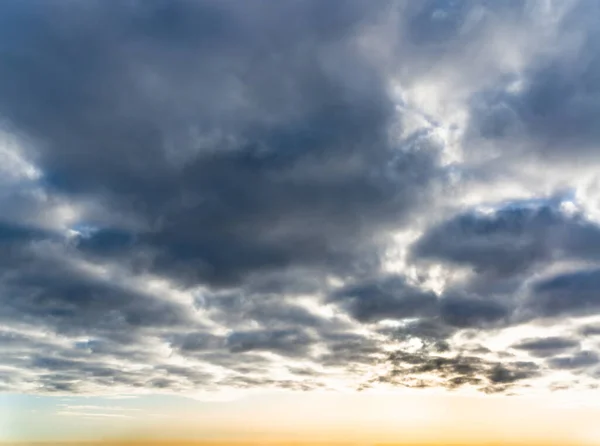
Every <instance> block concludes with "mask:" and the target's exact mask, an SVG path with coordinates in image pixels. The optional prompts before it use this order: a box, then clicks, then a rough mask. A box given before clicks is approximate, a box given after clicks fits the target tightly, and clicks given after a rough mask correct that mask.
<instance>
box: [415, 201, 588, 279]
mask: <svg viewBox="0 0 600 446" xmlns="http://www.w3.org/2000/svg"><path fill="white" fill-rule="evenodd" d="M599 246H600V227H599V226H598V225H596V224H595V223H593V222H590V221H587V220H586V219H585V218H584V217H582V216H578V215H575V216H569V215H566V214H564V213H563V212H561V211H559V210H557V209H554V208H552V207H550V206H547V205H541V206H521V207H519V206H511V207H508V208H503V209H499V210H497V211H495V212H494V213H492V214H491V215H483V214H478V213H465V214H461V215H458V216H455V217H453V218H451V219H450V220H448V221H446V222H443V223H441V224H440V225H438V226H436V227H434V228H432V229H431V230H430V231H429V232H428V233H426V234H425V235H424V236H423V237H422V238H421V239H420V240H419V241H418V242H417V243H416V244H415V246H414V247H413V255H414V256H415V258H432V259H439V260H442V261H446V262H452V263H455V264H458V265H465V266H469V267H471V268H473V269H474V270H475V271H476V272H478V273H481V274H489V275H492V276H500V277H503V276H504V277H505V276H509V275H515V274H522V273H527V272H528V270H530V268H533V267H535V266H536V265H540V264H544V263H548V262H551V261H555V260H558V259H560V258H575V259H597V258H598V257H597V256H598V247H599Z"/></svg>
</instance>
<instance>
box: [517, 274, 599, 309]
mask: <svg viewBox="0 0 600 446" xmlns="http://www.w3.org/2000/svg"><path fill="white" fill-rule="evenodd" d="M599 284H600V271H598V270H583V271H576V272H572V273H565V274H559V275H557V276H554V277H551V278H548V279H545V280H541V281H539V282H538V283H536V284H535V285H534V286H533V293H532V297H531V299H530V301H529V302H528V304H529V308H530V309H532V310H533V311H536V312H539V314H541V315H542V316H545V317H558V316H565V315H585V314H594V313H596V312H597V311H598V310H599V309H600V300H599V299H598V297H597V296H598V294H597V290H598V285H599Z"/></svg>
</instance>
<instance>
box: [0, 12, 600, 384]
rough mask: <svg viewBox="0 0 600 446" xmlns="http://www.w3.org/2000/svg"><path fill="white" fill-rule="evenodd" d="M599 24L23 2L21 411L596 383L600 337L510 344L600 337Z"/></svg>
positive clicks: (9, 27)
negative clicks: (31, 395) (157, 396)
mask: <svg viewBox="0 0 600 446" xmlns="http://www.w3.org/2000/svg"><path fill="white" fill-rule="evenodd" d="M574 3H575V7H574V8H572V9H569V10H567V13H565V14H564V15H560V14H559V12H560V11H558V9H556V7H555V6H553V7H551V8H550V9H549V10H548V11H550V12H548V11H546V12H545V13H544V14H547V15H548V16H551V18H552V19H553V20H550V19H548V18H546V15H544V14H542V12H541V10H540V6H538V5H535V4H532V3H531V2H525V1H520V0H516V1H510V2H487V1H477V0H465V1H445V0H442V1H440V0H431V1H429V0H428V1H425V2H411V1H403V0H401V1H397V2H388V1H378V2H369V1H366V0H348V1H337V0H332V1H327V2H323V1H318V0H306V1H297V0H289V1H287V0H286V1H282V2H276V4H274V3H273V2H266V1H262V0H259V1H256V2H250V3H242V2H238V1H233V0H232V1H230V0H225V1H214V0H202V1H188V0H175V1H163V0H151V1H147V2H138V1H133V2H121V3H119V2H107V1H100V0H91V1H88V2H75V3H74V2H67V1H61V0H58V1H56V2H52V4H50V3H44V4H36V5H35V7H34V6H33V5H32V4H31V3H30V2H23V1H16V0H7V1H5V2H3V3H2V4H1V5H0V42H2V43H1V44H0V59H1V62H2V63H0V122H1V127H0V131H1V133H0V207H1V208H2V215H0V250H2V256H0V325H2V326H3V329H2V331H0V365H1V366H2V367H3V368H2V371H1V372H0V390H3V391H4V390H11V391H14V390H16V391H23V392H38V391H42V392H58V393H96V392H103V391H107V390H110V389H116V390H115V391H121V390H127V391H137V390H148V389H150V390H151V391H153V392H158V393H160V392H190V391H191V390H194V389H203V390H207V389H208V390H213V389H220V388H223V387H232V388H236V389H239V388H256V387H281V388H285V389H292V390H311V389H317V388H322V387H328V386H329V385H330V384H331V381H330V380H331V379H333V378H331V377H332V376H336V377H341V378H342V379H347V380H348V382H352V383H353V385H358V386H359V387H360V386H362V385H363V384H361V382H362V381H364V377H365V376H372V373H373V372H377V371H378V370H380V369H379V368H378V367H377V366H378V365H381V363H382V362H383V363H384V364H385V365H386V366H387V367H389V368H391V370H392V371H391V372H390V373H389V374H386V373H384V374H383V375H382V376H380V377H378V378H377V379H375V380H374V381H373V382H370V383H367V384H364V385H365V386H368V385H376V384H377V382H379V383H382V382H383V383H388V384H396V385H409V386H413V387H426V386H434V385H438V386H442V387H444V388H447V389H454V388H457V387H462V386H473V387H475V388H477V389H479V390H481V391H485V392H503V391H507V390H508V389H511V388H515V389H516V388H517V387H519V386H527V385H529V384H530V383H532V382H534V381H535V379H534V378H536V377H538V376H540V375H542V374H545V373H552V370H558V369H560V370H563V371H571V372H572V373H573V374H578V373H582V372H585V373H587V374H588V375H589V376H590V377H591V376H593V373H594V372H593V370H592V369H593V368H594V367H595V365H596V363H597V360H598V357H597V352H595V351H593V350H591V349H589V350H581V349H579V346H580V345H581V348H584V344H583V343H582V339H580V337H585V336H594V335H595V334H597V332H598V330H597V327H595V325H587V326H585V327H583V328H581V330H580V331H579V332H577V333H576V334H574V335H573V337H572V338H558V337H549V338H545V339H535V340H525V341H523V342H521V343H520V344H517V345H513V348H515V349H517V350H520V351H521V352H527V353H529V354H530V355H531V356H532V357H533V358H534V359H535V360H536V361H538V362H535V363H533V362H531V363H530V362H519V361H516V360H515V359H514V358H513V357H511V354H510V353H506V352H497V351H494V350H493V349H491V348H488V347H489V346H486V345H485V341H486V339H487V338H489V337H493V336H495V335H498V334H499V333H500V331H501V330H511V329H512V328H513V326H515V325H518V324H537V323H538V322H540V321H541V320H543V319H548V318H553V319H561V321H562V320H564V319H566V318H571V317H579V316H583V315H585V316H594V315H596V314H598V312H600V300H598V298H597V297H596V296H597V295H598V293H597V290H598V289H599V285H600V284H599V282H598V277H600V275H599V274H598V271H599V270H598V268H599V265H598V263H599V261H600V258H599V255H598V253H599V252H600V227H599V226H598V223H597V217H596V214H595V208H594V204H593V202H594V194H595V193H596V192H597V191H596V189H594V188H595V187H596V186H595V185H594V184H593V181H591V180H589V181H588V179H587V177H585V175H579V173H578V172H575V171H573V172H571V171H569V170H568V169H565V172H561V175H564V178H563V177H562V176H561V178H560V181H559V179H556V181H555V180H554V179H552V178H547V179H542V180H543V181H540V174H539V173H540V172H542V173H543V172H545V171H546V170H545V169H546V167H549V166H555V165H556V164H554V162H553V160H554V159H559V160H561V162H565V165H568V166H569V168H573V166H574V165H578V164H581V163H580V162H579V161H578V160H585V163H586V164H588V166H584V167H586V168H589V169H593V168H594V163H595V162H596V157H595V148H596V147H597V145H598V144H597V143H598V138H599V136H600V135H599V134H598V131H597V129H596V127H597V126H595V122H596V121H597V119H596V117H597V114H598V110H600V108H599V105H598V104H599V101H598V99H599V98H598V94H597V93H598V91H597V90H598V88H597V84H598V82H597V78H598V76H597V72H598V70H597V68H598V67H599V66H600V65H599V64H598V63H597V60H596V59H597V57H596V54H597V53H598V51H597V48H596V45H597V43H596V42H597V40H598V39H597V38H596V34H597V31H596V26H595V24H596V22H597V20H596V19H597V15H598V12H599V10H598V8H596V7H595V6H594V5H591V4H590V3H589V2H585V1H582V2H574ZM557 11H558V12H557ZM554 19H555V20H554ZM492 42H493V44H492ZM522 42H526V43H523V44H522ZM539 42H543V45H542V46H543V48H547V47H552V50H551V51H550V50H549V51H541V50H540V49H539V48H538V46H539ZM548 42H549V43H548ZM552 43H557V44H556V45H552ZM559 43H560V45H559ZM515 85H516V86H515ZM449 110H451V111H452V112H449ZM454 112H456V113H454ZM455 115H456V116H455ZM463 115H464V116H463ZM457 116H458V118H457ZM490 147H492V149H490ZM496 151H497V152H499V154H498V155H494V154H493V153H492V154H491V153H488V152H496ZM490 157H491V158H490ZM490 159H492V160H493V163H487V164H486V162H482V160H484V161H489V160H490ZM531 159H535V160H536V163H537V164H536V172H533V173H532V172H526V170H527V169H526V167H524V166H528V164H526V163H525V162H523V163H522V162H521V161H522V160H527V161H528V162H530V161H531ZM580 176H581V178H583V179H581V178H580ZM473 177H476V181H475V182H477V181H480V182H481V187H480V190H478V191H476V192H477V193H475V194H473V193H472V191H471V190H470V189H469V188H472V187H473V186H472V185H473V183H472V182H473ZM499 179H500V180H499ZM580 180H581V181H584V180H585V181H588V182H587V183H585V184H584V183H582V182H580ZM486 181H487V182H490V183H489V184H487V183H486ZM494 181H504V182H506V184H507V188H506V189H507V190H508V191H512V190H523V189H525V190H527V191H529V194H530V195H532V196H531V197H530V198H528V199H526V200H522V198H523V195H524V194H520V195H519V194H517V195H519V196H518V197H517V196H515V197H512V196H510V193H509V192H504V195H508V196H509V197H508V198H506V199H505V198H502V199H501V201H499V199H497V198H496V197H497V195H494V193H492V189H493V186H494V184H492V183H493V182H494ZM511 182H512V183H511ZM538 182H539V183H540V184H541V186H539V187H538V185H537V183H538ZM509 183H510V184H509ZM542 183H543V184H542ZM478 184H479V183H478ZM503 184H504V183H503ZM532 184H533V186H535V187H532V186H531V185H532ZM565 185H567V186H568V188H569V189H572V193H570V194H567V195H568V196H567V195H565V194H564V193H562V194H561V192H564V189H565ZM486 186H489V187H486ZM541 191H543V194H544V195H543V196H533V195H535V194H538V193H539V194H541V193H542V192H541ZM471 195H480V196H475V197H473V196H471ZM525 195H526V194H525ZM548 197H558V198H556V199H550V198H548ZM582 197H583V198H582ZM590 197H591V198H590ZM502 200H503V201H502ZM519 200H520V201H519ZM565 200H568V201H570V202H572V203H570V204H571V207H575V210H572V209H571V208H568V207H567V208H565V207H564V206H561V205H562V204H564V201H565ZM586 200H587V201H586ZM482 205H486V207H487V208H488V209H489V208H493V209H495V210H493V211H491V212H486V213H483V212H480V211H481V207H482ZM413 236H414V237H417V238H416V239H414V238H413ZM409 240H410V241H409ZM405 254H407V255H406V256H405ZM465 270H467V272H466V273H465ZM546 322H547V321H546ZM40 333H43V334H44V335H45V336H44V337H41V336H40ZM415 341H420V342H417V343H416V344H415ZM415 345H417V347H415ZM411 348H412V349H413V350H411ZM585 348H590V347H588V346H587V345H585ZM415 349H416V350H415ZM419 349H420V350H419ZM390 350H395V351H396V353H394V354H392V355H391V356H390V354H389V352H390ZM539 357H544V358H545V359H544V360H542V359H539ZM273 370H277V371H278V373H279V372H281V373H282V374H286V376H279V375H278V374H277V376H275V374H274V373H273V372H272V371H273ZM377 373H379V372H377ZM40 389H41V390H40Z"/></svg>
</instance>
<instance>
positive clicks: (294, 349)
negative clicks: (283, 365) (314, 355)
mask: <svg viewBox="0 0 600 446" xmlns="http://www.w3.org/2000/svg"><path fill="white" fill-rule="evenodd" d="M314 342H315V339H313V338H312V337H311V336H310V335H309V334H308V333H306V332H304V331H302V330H298V329H288V330H252V331H239V332H234V333H231V334H230V335H229V336H227V348H229V350H230V351H231V352H232V353H245V352H251V351H274V352H277V353H279V354H281V355H285V356H298V355H304V354H306V352H307V349H308V348H309V347H310V345H311V344H313V343H314Z"/></svg>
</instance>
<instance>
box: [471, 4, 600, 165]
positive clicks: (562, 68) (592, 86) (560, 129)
mask: <svg viewBox="0 0 600 446" xmlns="http://www.w3.org/2000/svg"><path fill="white" fill-rule="evenodd" d="M598 19H600V7H599V5H598V4H597V3H596V2H589V1H581V2H576V3H575V7H574V8H572V10H571V11H570V12H569V13H568V14H566V16H565V17H563V18H562V20H561V23H560V24H559V26H558V36H559V37H558V38H557V41H556V44H555V45H556V46H557V47H558V48H560V50H558V51H551V52H548V53H546V54H542V55H541V56H539V57H537V58H536V59H534V61H533V62H532V63H530V64H529V65H528V66H527V67H526V69H525V70H524V72H523V73H522V74H521V76H522V79H521V80H520V82H521V84H522V88H520V89H518V90H517V91H512V90H510V89H509V88H507V85H502V84H501V85H499V86H498V87H497V88H493V89H491V91H486V92H485V93H481V92H480V93H478V94H477V95H476V98H475V99H474V107H473V110H472V116H473V117H474V119H473V122H472V127H473V131H474V132H476V133H477V134H478V135H480V136H483V137H484V138H487V139H489V140H492V141H494V142H496V143H497V144H502V143H506V144H504V145H503V149H504V150H505V151H508V152H512V153H514V151H515V150H523V149H525V150H527V149H530V148H531V147H532V146H533V147H534V149H535V150H536V151H538V152H540V153H543V154H545V155H546V158H545V159H546V160H547V159H548V156H550V157H559V159H561V160H563V161H565V160H567V161H569V162H577V161H579V160H581V157H586V158H587V159H589V158H588V157H592V158H594V157H596V154H597V150H596V147H597V144H598V141H599V140H600V132H599V130H598V126H597V125H596V122H597V120H598V117H599V116H600V100H599V99H600V83H599V82H598V77H599V75H600V57H599V55H600V51H599V50H600V47H599V44H598V28H597V26H596V23H597V21H598ZM561 46H562V47H561ZM575 153H576V154H577V156H576V157H574V156H573V155H574V154H575Z"/></svg>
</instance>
